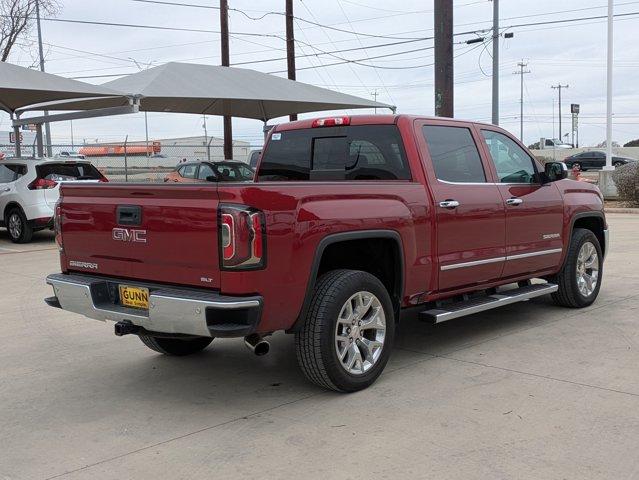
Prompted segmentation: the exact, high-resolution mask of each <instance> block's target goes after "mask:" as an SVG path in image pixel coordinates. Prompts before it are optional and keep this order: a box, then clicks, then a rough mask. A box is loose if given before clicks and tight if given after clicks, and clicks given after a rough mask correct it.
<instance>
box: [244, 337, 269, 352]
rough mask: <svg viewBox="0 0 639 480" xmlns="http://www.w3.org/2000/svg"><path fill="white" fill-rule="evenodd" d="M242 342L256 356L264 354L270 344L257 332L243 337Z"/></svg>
mask: <svg viewBox="0 0 639 480" xmlns="http://www.w3.org/2000/svg"><path fill="white" fill-rule="evenodd" d="M244 344H245V345H246V347H247V348H248V349H249V350H251V351H252V352H253V353H254V354H255V355H257V356H258V357H261V356H262V355H266V354H267V353H268V352H269V350H270V349H271V345H270V344H269V343H268V342H267V341H266V340H264V338H262V336H261V335H259V334H257V333H254V334H252V335H248V336H246V337H244Z"/></svg>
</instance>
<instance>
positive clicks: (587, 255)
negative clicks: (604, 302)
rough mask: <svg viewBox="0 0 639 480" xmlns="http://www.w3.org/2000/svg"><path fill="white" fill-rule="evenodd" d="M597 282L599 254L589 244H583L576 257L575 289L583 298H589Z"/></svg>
mask: <svg viewBox="0 0 639 480" xmlns="http://www.w3.org/2000/svg"><path fill="white" fill-rule="evenodd" d="M598 282H599V254H598V253H597V249H596V248H595V246H594V245H593V244H592V243H591V242H585V243H584V244H583V245H582V246H581V248H580V249H579V255H578V256H577V288H579V293H581V294H582V295H583V296H584V297H589V296H590V295H592V294H593V292H594V291H595V289H596V288H597V283H598Z"/></svg>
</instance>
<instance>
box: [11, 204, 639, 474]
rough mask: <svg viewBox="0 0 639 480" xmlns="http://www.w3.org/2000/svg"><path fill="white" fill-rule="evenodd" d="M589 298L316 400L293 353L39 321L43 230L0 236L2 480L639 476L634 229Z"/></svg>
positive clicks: (617, 229)
mask: <svg viewBox="0 0 639 480" xmlns="http://www.w3.org/2000/svg"><path fill="white" fill-rule="evenodd" d="M609 223H610V225H611V238H612V251H611V254H610V255H609V257H608V259H607V261H606V265H605V272H604V283H603V288H602V290H601V294H600V297H599V299H598V301H597V302H596V303H595V305H593V306H592V307H590V308H588V309H584V310H569V309H563V308H559V307H556V306H554V305H553V304H552V302H551V301H550V299H549V298H542V299H538V300H534V301H531V302H527V303H525V304H518V305H511V306H507V307H503V308H501V309H499V310H494V311H492V312H486V313H483V314H478V315H475V316H472V317H468V318H463V319H459V320H453V321H451V322H448V323H444V324H441V325H438V326H436V327H433V326H428V325H426V324H423V323H420V322H417V321H415V322H406V323H403V324H402V325H401V327H400V331H399V334H398V338H397V342H396V346H395V351H394V354H393V357H392V360H391V362H390V363H389V365H388V367H387V369H386V371H385V373H384V374H383V375H382V376H381V377H380V379H379V381H378V382H377V383H376V384H375V385H374V386H373V387H372V388H370V389H368V390H366V391H363V392H359V393H356V394H352V395H342V394H336V393H331V392H325V391H323V390H321V389H319V388H315V387H314V386H312V385H310V384H309V383H307V382H306V381H305V379H304V378H303V376H302V374H301V373H300V372H299V371H298V369H297V366H296V361H295V355H294V350H293V338H292V337H290V336H286V335H283V334H278V335H275V336H274V337H273V340H272V345H271V346H272V348H271V353H270V354H269V355H268V356H266V357H259V358H258V357H254V356H252V355H250V354H249V352H248V350H247V349H246V348H245V347H244V346H243V345H242V341H241V340H236V339H230V340H219V339H216V340H215V341H214V342H213V344H212V346H211V347H209V349H207V350H206V351H205V352H203V353H202V354H200V355H195V356H192V357H187V358H168V357H163V356H161V355H158V354H156V353H154V352H152V351H151V350H148V349H147V348H146V347H144V346H143V345H142V344H141V342H140V341H139V340H138V339H137V338H135V337H133V336H128V337H124V338H117V337H115V336H114V335H113V333H112V332H113V326H112V324H103V323H101V322H97V321H93V320H87V319H84V318H82V317H79V316H76V315H73V314H69V313H66V312H64V311H59V310H54V309H51V308H48V307H47V306H46V305H44V304H43V302H42V298H44V297H45V296H48V295H50V289H49V288H48V287H47V286H46V285H45V284H44V277H45V275H46V274H47V273H50V272H54V271H57V270H58V260H57V253H56V250H55V247H54V245H53V243H52V235H51V233H50V232H41V233H38V234H36V237H35V238H36V243H33V244H30V245H27V246H22V245H19V246H16V245H13V244H11V243H9V242H8V240H7V239H6V232H5V231H3V230H0V292H1V293H0V327H1V328H2V334H0V425H1V428H0V479H46V478H62V479H69V480H70V479H123V478H135V479H144V478H171V479H190V478H216V479H219V478H246V477H253V478H255V477H263V478H292V477H303V478H311V479H312V478H322V479H329V478H330V479H334V478H335V479H351V478H352V479H355V478H361V477H363V476H367V477H372V478H392V479H396V478H438V479H441V478H464V479H466V478H487V479H491V480H493V479H501V478H521V479H528V478H530V479H540V478H577V479H589V478H597V479H611V478H623V479H633V478H639V455H638V454H637V449H638V447H639V368H638V365H639V314H638V308H637V305H638V300H639V248H637V247H638V245H639V243H638V240H637V235H638V234H639V216H638V215H610V216H609Z"/></svg>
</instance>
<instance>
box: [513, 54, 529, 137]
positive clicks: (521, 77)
mask: <svg viewBox="0 0 639 480" xmlns="http://www.w3.org/2000/svg"><path fill="white" fill-rule="evenodd" d="M517 66H518V67H519V71H518V72H513V74H514V75H519V140H521V141H522V142H523V141H524V74H526V73H530V70H524V68H526V67H527V66H528V64H527V63H524V60H523V59H522V61H521V62H519V63H518V64H517Z"/></svg>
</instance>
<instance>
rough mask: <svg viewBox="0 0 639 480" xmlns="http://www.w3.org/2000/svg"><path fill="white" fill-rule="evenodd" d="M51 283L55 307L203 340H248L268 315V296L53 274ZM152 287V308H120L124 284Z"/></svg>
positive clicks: (96, 317) (150, 302) (154, 330)
mask: <svg viewBox="0 0 639 480" xmlns="http://www.w3.org/2000/svg"><path fill="white" fill-rule="evenodd" d="M47 283H48V284H49V285H51V286H52V287H53V291H54V295H55V296H54V297H49V298H47V299H45V302H46V303H47V304H48V305H49V306H52V307H57V308H61V309H63V310H67V311H69V312H74V313H79V314H80V315H84V316H85V317H88V318H93V319H96V320H102V321H106V320H111V321H114V322H119V321H122V320H126V321H129V322H131V323H132V324H134V325H137V326H139V327H142V328H144V329H145V330H147V331H149V332H160V333H168V334H172V333H174V334H180V335H197V336H202V337H243V336H246V335H249V334H251V333H254V332H255V331H256V329H257V326H258V324H259V322H260V318H261V314H262V297H260V296H251V297H229V296H225V295H220V294H219V293H216V292H203V291H200V290H195V289H181V288H173V287H168V286H166V285H158V284H148V283H144V282H136V281H129V280H120V279H115V278H106V277H93V276H88V275H78V274H60V273H56V274H52V275H49V276H48V277H47ZM119 284H126V285H131V286H140V287H146V288H148V289H149V310H148V311H147V310H140V309H136V308H129V307H124V306H122V305H119V293H118V285H119Z"/></svg>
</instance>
